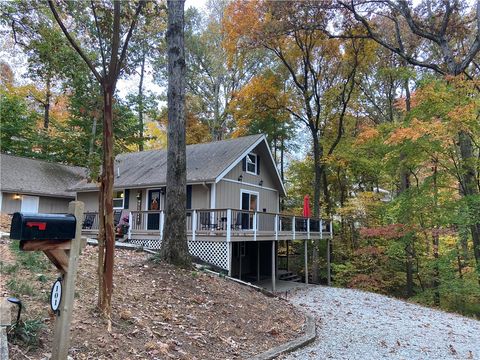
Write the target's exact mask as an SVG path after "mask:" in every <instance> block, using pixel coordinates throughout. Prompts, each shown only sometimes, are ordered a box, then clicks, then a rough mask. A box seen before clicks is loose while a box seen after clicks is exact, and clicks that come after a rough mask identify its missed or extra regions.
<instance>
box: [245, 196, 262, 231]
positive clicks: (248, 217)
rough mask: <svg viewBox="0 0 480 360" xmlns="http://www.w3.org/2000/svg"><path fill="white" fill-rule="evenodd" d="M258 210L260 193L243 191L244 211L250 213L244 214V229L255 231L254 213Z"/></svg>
mask: <svg viewBox="0 0 480 360" xmlns="http://www.w3.org/2000/svg"><path fill="white" fill-rule="evenodd" d="M257 209H258V193H254V192H247V191H245V190H242V210H248V211H250V212H248V213H247V212H245V213H242V229H243V230H252V229H253V213H252V211H257Z"/></svg>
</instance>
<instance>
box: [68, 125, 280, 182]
mask: <svg viewBox="0 0 480 360" xmlns="http://www.w3.org/2000/svg"><path fill="white" fill-rule="evenodd" d="M262 141H265V144H266V140H265V136H264V135H262V134H259V135H251V136H245V137H240V138H235V139H228V140H221V141H214V142H210V143H205V144H194V145H188V146H187V183H189V184H192V183H203V182H211V183H213V182H218V181H219V180H220V179H221V178H222V177H223V176H224V175H225V172H228V169H229V168H230V167H231V166H232V164H237V163H238V162H240V161H241V160H242V158H243V157H244V156H245V155H244V154H245V153H248V152H249V151H251V149H252V148H254V147H255V146H257V145H258V144H259V143H261V142H262ZM266 146H267V148H268V145H266ZM268 151H270V150H268ZM272 161H273V160H272ZM272 166H274V167H275V164H273V165H272ZM275 168H276V167H275ZM277 174H278V173H277ZM166 176H167V151H166V150H165V149H163V150H149V151H141V152H136V153H125V154H120V155H118V156H117V157H116V159H115V180H114V181H115V185H114V186H115V188H116V189H124V188H125V189H128V188H139V187H152V186H165V185H166ZM278 180H279V179H278ZM279 183H280V188H282V189H283V184H282V182H281V181H280V180H279ZM97 188H98V186H97V184H96V183H88V182H87V180H86V179H85V180H83V181H81V182H80V183H78V184H76V185H75V186H73V188H72V189H73V190H76V191H93V190H97Z"/></svg>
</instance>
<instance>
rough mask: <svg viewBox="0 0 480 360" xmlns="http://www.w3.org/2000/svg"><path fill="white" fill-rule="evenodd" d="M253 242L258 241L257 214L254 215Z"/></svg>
mask: <svg viewBox="0 0 480 360" xmlns="http://www.w3.org/2000/svg"><path fill="white" fill-rule="evenodd" d="M253 241H257V212H256V211H255V212H254V213H253Z"/></svg>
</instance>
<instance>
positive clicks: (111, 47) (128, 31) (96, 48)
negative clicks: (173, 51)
mask: <svg viewBox="0 0 480 360" xmlns="http://www.w3.org/2000/svg"><path fill="white" fill-rule="evenodd" d="M48 5H49V7H50V10H51V12H52V14H53V16H54V18H55V21H56V22H57V24H58V26H59V27H60V29H61V30H62V32H63V33H64V35H65V37H66V38H67V40H68V42H69V43H70V45H71V46H72V47H73V48H74V49H75V51H76V52H77V53H78V55H79V56H80V57H81V58H82V59H83V60H84V61H85V63H86V64H87V66H88V67H89V69H90V71H91V72H92V74H93V75H94V76H95V79H96V80H97V81H98V83H99V84H100V86H101V88H102V94H103V142H102V143H103V161H102V164H103V166H102V175H101V177H100V203H99V214H100V216H99V218H100V220H99V223H100V229H99V235H98V240H99V285H100V286H99V307H100V308H101V310H102V311H103V312H104V313H105V315H107V316H108V317H110V312H111V298H112V292H113V261H114V250H115V231H114V225H113V179H114V171H113V162H114V149H113V140H114V137H113V101H114V93H115V90H116V85H117V80H118V78H119V76H120V73H121V71H122V69H123V68H124V65H125V64H124V61H125V58H126V55H127V50H128V45H129V42H130V39H131V37H132V35H133V31H134V29H135V26H136V24H137V20H138V17H139V16H140V13H141V11H142V8H143V7H144V5H145V2H144V1H139V2H138V3H137V4H135V5H134V4H126V3H125V4H124V5H125V6H124V9H123V10H124V11H123V15H122V6H121V3H120V1H113V4H104V3H102V4H98V3H95V2H91V3H90V4H86V3H84V4H83V5H84V6H78V4H76V5H75V6H73V7H72V6H71V4H70V3H65V2H54V1H52V0H50V1H48ZM132 6H134V8H132ZM58 8H60V12H59V10H57V9H58ZM65 17H68V19H69V23H68V24H69V25H71V23H72V22H74V24H75V25H76V26H75V30H68V29H67V26H66V25H65V24H66V22H64V20H63V19H64V18H65ZM122 19H123V22H122ZM91 39H95V40H96V42H95V43H92V41H91ZM122 39H123V45H122V44H121V41H122ZM92 53H94V54H96V55H97V56H96V57H93V56H92V55H91V54H92Z"/></svg>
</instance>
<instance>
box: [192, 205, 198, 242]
mask: <svg viewBox="0 0 480 360" xmlns="http://www.w3.org/2000/svg"><path fill="white" fill-rule="evenodd" d="M196 235H197V210H193V213H192V241H195V238H196Z"/></svg>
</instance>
